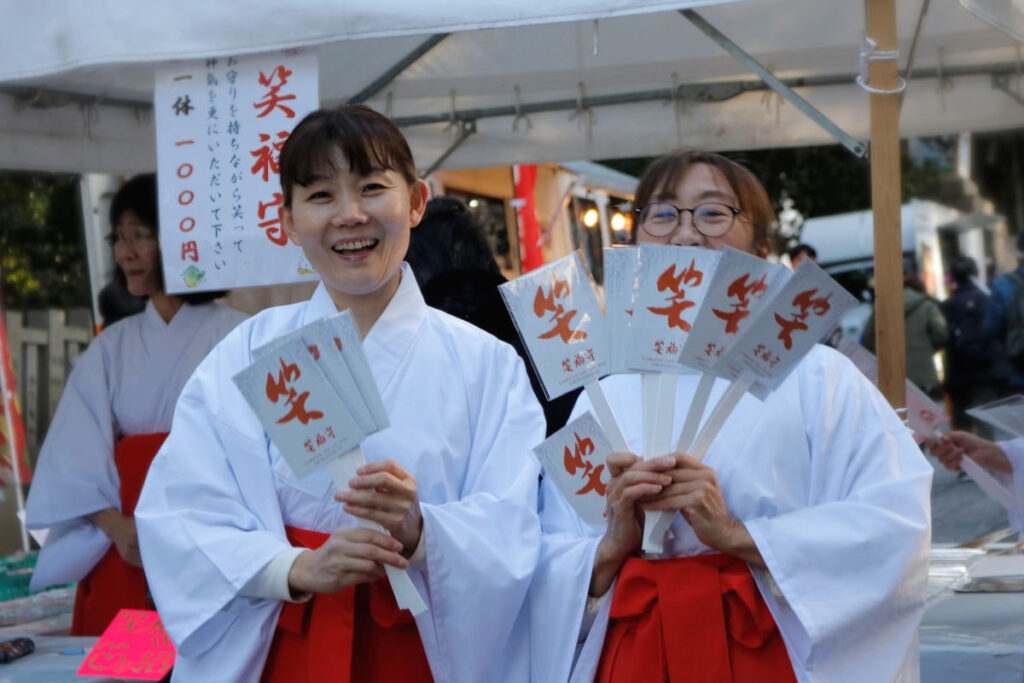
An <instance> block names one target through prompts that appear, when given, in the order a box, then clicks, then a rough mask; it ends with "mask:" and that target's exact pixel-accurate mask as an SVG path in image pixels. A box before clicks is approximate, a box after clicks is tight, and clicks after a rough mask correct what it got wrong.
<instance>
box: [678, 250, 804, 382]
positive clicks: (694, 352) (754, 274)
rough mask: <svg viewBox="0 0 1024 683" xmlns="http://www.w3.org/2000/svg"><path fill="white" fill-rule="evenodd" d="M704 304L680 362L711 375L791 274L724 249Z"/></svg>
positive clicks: (750, 256)
mask: <svg viewBox="0 0 1024 683" xmlns="http://www.w3.org/2000/svg"><path fill="white" fill-rule="evenodd" d="M719 253H720V254H721V260H720V261H719V263H718V267H717V268H715V273H714V275H713V276H712V278H711V282H710V284H709V285H708V290H707V294H706V295H705V297H704V304H703V305H702V306H701V307H700V310H699V311H698V312H697V317H696V319H695V320H694V323H693V329H692V330H691V331H690V334H689V336H688V337H687V338H686V343H685V344H683V351H682V353H681V354H680V355H679V362H681V363H683V364H684V365H689V366H691V367H694V368H698V369H700V370H702V371H710V369H711V368H712V367H713V366H714V364H715V363H716V362H717V361H718V359H720V358H721V357H722V356H723V355H724V354H725V352H726V351H727V350H728V349H729V348H730V347H731V346H732V344H733V343H735V342H736V340H738V339H739V338H740V333H741V332H743V331H744V330H746V328H747V326H748V325H750V324H751V322H752V321H753V320H754V319H755V318H756V315H757V312H758V310H759V308H760V306H761V305H762V304H764V303H765V302H767V301H770V300H771V299H772V296H773V295H774V294H775V292H776V291H777V290H778V289H779V287H781V286H782V284H783V283H785V281H786V280H787V279H788V278H789V275H790V270H789V269H788V268H786V267H784V266H780V265H776V264H774V263H771V262H769V261H765V260H764V259H761V258H758V257H756V256H752V255H750V254H747V253H745V252H742V251H738V250H736V249H728V248H727V249H723V250H721V251H720V252H719Z"/></svg>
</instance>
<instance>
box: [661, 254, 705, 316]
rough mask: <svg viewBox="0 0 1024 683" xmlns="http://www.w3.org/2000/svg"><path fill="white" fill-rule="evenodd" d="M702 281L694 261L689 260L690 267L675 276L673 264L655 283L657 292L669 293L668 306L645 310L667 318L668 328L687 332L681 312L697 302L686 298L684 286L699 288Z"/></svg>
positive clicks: (700, 272) (701, 275)
mask: <svg viewBox="0 0 1024 683" xmlns="http://www.w3.org/2000/svg"><path fill="white" fill-rule="evenodd" d="M703 280H704V273H703V272H702V271H699V270H697V264H696V262H695V261H693V260H691V261H690V265H689V266H688V267H687V268H686V269H684V270H682V271H680V273H679V274H678V275H677V274H676V264H674V263H673V264H672V265H671V266H669V268H668V269H667V270H666V271H665V272H664V273H662V274H661V275H659V276H658V282H657V285H658V291H659V292H665V291H667V292H670V293H671V294H670V296H669V297H668V299H667V300H668V305H667V306H664V307H661V308H656V307H654V306H648V307H647V310H649V311H650V312H651V313H655V314H657V315H664V316H667V317H668V326H669V327H675V328H677V329H680V330H682V331H683V332H689V331H690V323H689V322H687V321H686V320H683V311H685V310H687V309H688V308H693V307H694V306H696V305H697V302H695V301H691V300H689V299H687V298H686V288H685V287H684V285H686V286H689V287H699V286H700V283H701V282H702V281H703Z"/></svg>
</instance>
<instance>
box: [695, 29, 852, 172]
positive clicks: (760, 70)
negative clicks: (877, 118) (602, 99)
mask: <svg viewBox="0 0 1024 683" xmlns="http://www.w3.org/2000/svg"><path fill="white" fill-rule="evenodd" d="M679 13H680V14H682V15H683V17H684V18H685V19H686V20H687V21H689V22H690V23H691V24H693V25H694V26H696V27H697V28H698V29H700V31H701V32H702V33H703V34H704V35H706V36H707V37H708V38H710V39H711V40H713V41H715V42H716V43H718V45H719V46H720V47H721V48H722V49H723V50H725V51H726V52H728V53H729V54H731V55H732V56H733V57H734V58H735V59H736V60H737V61H738V62H740V63H741V64H742V65H743V66H745V67H747V68H748V69H750V70H751V71H753V72H754V73H755V74H757V77H758V78H760V79H761V80H762V81H764V82H765V83H766V84H767V85H768V87H770V88H771V89H772V90H774V91H775V92H777V93H779V94H780V95H782V97H784V98H786V100H787V101H788V102H789V103H790V104H792V105H793V106H794V107H796V108H797V109H799V110H800V111H802V112H803V113H804V115H806V116H807V117H808V118H809V119H811V120H812V121H814V122H815V123H816V124H818V125H819V126H821V127H822V128H823V129H824V130H825V131H826V132H827V133H828V134H829V135H831V136H832V137H834V138H835V139H836V140H838V141H839V143H840V144H841V145H842V146H843V147H845V148H846V149H848V150H850V151H851V152H853V153H854V154H856V155H857V156H858V157H863V156H864V155H865V154H866V153H867V148H866V147H865V145H864V143H862V142H861V141H859V140H855V139H854V138H852V137H850V136H849V135H847V133H846V132H845V131H844V130H843V129H842V128H840V127H839V126H837V125H836V124H835V123H833V122H832V119H830V118H829V117H827V116H825V115H824V114H823V113H821V111H820V110H818V109H817V108H816V107H815V106H814V105H813V104H811V103H810V102H808V101H807V100H805V99H804V98H802V97H800V95H797V94H796V92H794V91H793V89H792V88H790V87H789V86H787V85H786V84H785V83H783V82H782V81H781V80H779V79H778V78H776V77H775V74H773V73H772V72H771V71H769V70H768V69H766V68H765V67H764V66H763V65H762V64H761V63H760V62H759V61H757V60H756V59H754V58H753V57H752V56H750V55H749V54H748V53H747V52H746V51H745V50H743V48H741V47H740V46H739V45H737V44H736V43H734V42H732V41H731V40H730V39H729V38H728V37H727V36H726V35H725V34H723V33H722V32H721V31H719V30H718V29H717V28H715V27H714V26H712V25H711V24H709V23H708V22H707V20H706V19H704V17H702V16H701V15H700V14H698V13H697V12H696V11H694V10H692V9H681V10H679Z"/></svg>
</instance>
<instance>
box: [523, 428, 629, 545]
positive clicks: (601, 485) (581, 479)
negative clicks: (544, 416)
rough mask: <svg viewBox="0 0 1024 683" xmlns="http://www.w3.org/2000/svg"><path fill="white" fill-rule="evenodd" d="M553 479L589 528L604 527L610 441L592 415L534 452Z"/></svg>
mask: <svg viewBox="0 0 1024 683" xmlns="http://www.w3.org/2000/svg"><path fill="white" fill-rule="evenodd" d="M533 452H534V453H536V454H537V458H538V459H539V460H540V461H541V464H543V465H544V476H545V478H548V479H550V481H551V482H552V483H553V484H554V486H555V487H556V488H557V489H558V490H559V492H560V493H561V494H562V496H563V497H564V498H565V499H566V501H567V502H568V503H569V505H571V506H572V507H573V509H574V510H576V512H577V513H578V514H579V515H580V518H581V519H583V520H584V521H585V522H587V523H588V524H591V525H593V526H602V525H603V524H604V523H605V510H606V507H607V505H606V499H605V496H606V493H607V487H608V480H609V476H608V474H607V460H608V455H609V454H610V453H611V452H612V447H611V444H610V443H609V442H608V438H607V436H606V435H605V433H604V432H603V431H602V430H601V427H600V425H598V423H597V420H596V419H595V418H594V416H593V415H591V414H590V413H584V414H583V415H581V416H580V417H578V418H577V419H575V420H573V421H572V422H570V423H569V424H567V425H566V426H565V427H563V428H562V429H560V430H558V431H557V432H555V433H554V434H552V435H551V436H550V437H548V439H547V440H545V441H544V442H543V443H541V444H540V445H539V446H537V447H536V448H534V449H533Z"/></svg>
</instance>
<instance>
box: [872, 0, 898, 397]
mask: <svg viewBox="0 0 1024 683" xmlns="http://www.w3.org/2000/svg"><path fill="white" fill-rule="evenodd" d="M865 10H866V16H867V33H868V37H869V38H871V39H872V40H874V41H875V43H876V44H877V48H876V49H877V50H878V51H880V52H888V51H895V50H896V49H897V48H898V44H897V39H896V3H895V0H865ZM868 85H869V86H871V87H872V88H877V89H879V90H888V91H892V92H891V93H883V94H880V93H871V208H872V210H873V212H874V220H875V226H874V227H875V233H874V234H875V340H876V347H875V348H876V350H877V352H878V388H879V390H880V391H881V392H882V394H883V395H884V396H885V398H886V399H887V400H888V401H889V404H890V405H892V407H893V408H896V409H901V408H904V407H905V406H906V404H907V403H906V401H907V390H906V376H907V359H906V344H905V341H904V339H905V330H904V324H903V322H904V321H903V247H902V242H903V240H902V232H901V227H900V203H901V194H900V134H899V93H897V92H896V89H897V87H898V85H899V64H898V63H897V60H895V59H879V60H872V61H871V62H869V71H868Z"/></svg>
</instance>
